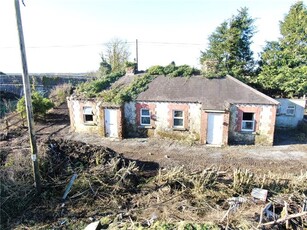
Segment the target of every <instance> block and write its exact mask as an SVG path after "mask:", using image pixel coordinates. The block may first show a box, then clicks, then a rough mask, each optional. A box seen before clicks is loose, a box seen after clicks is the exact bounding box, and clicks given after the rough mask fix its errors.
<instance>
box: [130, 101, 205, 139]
mask: <svg viewBox="0 0 307 230" xmlns="http://www.w3.org/2000/svg"><path fill="white" fill-rule="evenodd" d="M141 108H149V109H150V112H151V122H150V125H149V126H146V127H145V126H141V125H140V122H139V119H140V114H139V113H140V109H141ZM124 110H125V129H126V131H125V133H128V134H129V136H155V135H159V136H162V137H163V136H165V137H170V138H175V139H177V138H182V139H185V138H191V139H194V140H199V137H200V127H201V126H200V124H201V104H198V103H167V102H137V103H134V102H133V103H126V104H125V107H124ZM173 110H182V111H184V127H183V128H173V115H172V113H173Z"/></svg>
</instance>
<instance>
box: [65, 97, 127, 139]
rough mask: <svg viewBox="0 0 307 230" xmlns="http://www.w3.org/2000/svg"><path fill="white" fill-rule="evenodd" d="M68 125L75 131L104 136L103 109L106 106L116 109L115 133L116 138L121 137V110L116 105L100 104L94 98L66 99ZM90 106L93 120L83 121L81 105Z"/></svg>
mask: <svg viewBox="0 0 307 230" xmlns="http://www.w3.org/2000/svg"><path fill="white" fill-rule="evenodd" d="M67 104H68V109H69V117H70V127H71V131H74V132H77V133H94V134H99V135H100V136H102V137H105V133H106V131H105V122H104V120H105V115H104V110H105V109H106V108H112V109H117V133H118V138H119V139H122V137H123V117H122V114H123V111H122V108H120V107H118V106H113V107H112V106H102V105H101V103H100V102H97V101H95V100H79V99H78V100H74V99H71V98H68V99H67ZM85 106H86V107H92V109H93V122H85V121H84V115H83V107H85Z"/></svg>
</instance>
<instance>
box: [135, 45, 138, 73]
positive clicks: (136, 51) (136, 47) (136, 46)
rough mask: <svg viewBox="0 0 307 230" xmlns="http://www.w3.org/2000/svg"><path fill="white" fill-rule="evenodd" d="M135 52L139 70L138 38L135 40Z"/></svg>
mask: <svg viewBox="0 0 307 230" xmlns="http://www.w3.org/2000/svg"><path fill="white" fill-rule="evenodd" d="M135 49H136V50H135V53H136V72H138V71H139V43H138V40H137V39H136V40H135Z"/></svg>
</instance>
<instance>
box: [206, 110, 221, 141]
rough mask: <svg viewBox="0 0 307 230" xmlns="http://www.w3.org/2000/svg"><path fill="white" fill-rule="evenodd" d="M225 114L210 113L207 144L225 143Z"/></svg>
mask: <svg viewBox="0 0 307 230" xmlns="http://www.w3.org/2000/svg"><path fill="white" fill-rule="evenodd" d="M223 122H224V114H222V113H208V129H207V143H208V144H212V145H221V144H222V143H223Z"/></svg>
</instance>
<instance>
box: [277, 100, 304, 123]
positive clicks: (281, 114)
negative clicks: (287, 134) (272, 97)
mask: <svg viewBox="0 0 307 230" xmlns="http://www.w3.org/2000/svg"><path fill="white" fill-rule="evenodd" d="M276 100H277V101H278V102H279V103H280V104H279V109H278V110H279V111H278V114H277V115H276V127H277V128H295V127H296V126H297V125H298V123H299V122H300V121H301V120H303V118H304V109H305V105H306V100H305V99H285V98H281V99H276ZM289 105H290V106H295V113H294V115H287V113H286V111H287V108H288V106H289Z"/></svg>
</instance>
